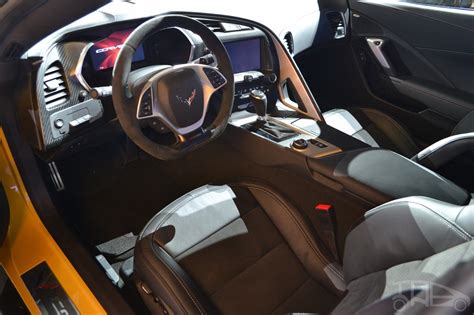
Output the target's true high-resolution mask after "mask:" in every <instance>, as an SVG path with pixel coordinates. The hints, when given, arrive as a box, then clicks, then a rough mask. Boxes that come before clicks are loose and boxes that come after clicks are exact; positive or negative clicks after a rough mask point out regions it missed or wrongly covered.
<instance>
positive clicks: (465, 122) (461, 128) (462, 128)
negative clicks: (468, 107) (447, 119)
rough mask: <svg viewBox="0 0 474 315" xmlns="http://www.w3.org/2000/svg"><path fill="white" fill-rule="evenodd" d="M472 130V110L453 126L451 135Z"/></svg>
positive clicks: (473, 113) (473, 120)
mask: <svg viewBox="0 0 474 315" xmlns="http://www.w3.org/2000/svg"><path fill="white" fill-rule="evenodd" d="M469 132H474V111H472V112H470V113H469V114H467V115H466V116H465V117H464V118H463V119H462V120H461V121H460V122H459V123H458V124H457V125H456V127H454V130H453V132H452V133H451V135H453V136H454V135H459V134H463V133H469Z"/></svg>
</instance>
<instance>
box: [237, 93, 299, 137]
mask: <svg viewBox="0 0 474 315" xmlns="http://www.w3.org/2000/svg"><path fill="white" fill-rule="evenodd" d="M250 102H251V103H252V105H253V107H254V109H255V113H256V114H257V121H255V122H254V123H251V124H248V125H246V126H244V128H247V129H248V130H250V131H252V132H255V133H257V134H259V135H261V136H263V137H265V138H268V139H270V140H272V141H275V142H281V141H285V140H287V139H290V138H293V137H295V136H296V135H297V134H296V133H295V131H294V130H292V129H289V128H287V127H285V126H284V125H281V124H278V123H277V122H276V121H275V120H274V119H271V120H268V119H267V96H266V95H265V93H264V92H262V91H260V90H253V91H252V92H250Z"/></svg>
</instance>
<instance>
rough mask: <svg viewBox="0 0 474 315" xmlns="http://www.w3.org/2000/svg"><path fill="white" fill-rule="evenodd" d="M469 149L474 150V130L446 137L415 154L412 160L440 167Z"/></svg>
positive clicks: (431, 166)
mask: <svg viewBox="0 0 474 315" xmlns="http://www.w3.org/2000/svg"><path fill="white" fill-rule="evenodd" d="M469 151H474V132H469V133H463V134H459V135H455V136H451V137H448V138H444V139H443V140H440V141H438V142H436V143H434V144H432V145H430V146H429V147H428V148H426V149H424V150H423V151H421V152H420V153H418V154H417V155H415V156H414V157H413V158H412V160H413V161H415V162H417V163H419V164H421V165H423V166H426V167H428V168H430V169H438V168H440V167H441V166H443V165H444V164H446V163H447V162H449V161H451V160H453V159H454V158H456V157H458V156H460V155H462V154H464V153H467V152H469Z"/></svg>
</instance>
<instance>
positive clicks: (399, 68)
mask: <svg viewBox="0 0 474 315" xmlns="http://www.w3.org/2000/svg"><path fill="white" fill-rule="evenodd" d="M349 3H350V6H351V9H352V15H351V16H352V35H353V36H352V44H353V47H354V49H355V51H356V56H358V63H359V65H360V66H361V69H362V72H363V75H364V77H365V79H366V81H367V83H368V86H369V88H370V90H371V92H372V93H373V94H375V95H376V96H378V97H380V98H382V99H383V100H385V101H387V102H389V103H391V104H393V105H395V107H396V108H398V109H399V110H400V111H408V112H410V113H412V114H413V115H412V116H411V117H412V119H411V121H409V122H406V123H407V124H409V125H411V126H412V128H410V129H411V130H412V131H413V132H414V133H415V136H416V137H417V138H419V139H421V140H424V141H425V142H426V143H430V142H432V141H433V140H436V139H433V138H439V137H442V136H446V135H448V134H449V133H450V131H451V130H452V128H453V127H454V126H455V124H456V123H457V122H459V121H460V120H461V119H462V118H463V117H464V116H465V115H467V114H468V113H469V112H470V111H474V89H473V86H474V74H473V73H474V40H473V38H474V11H472V10H467V9H459V8H456V9H454V8H446V7H440V6H432V5H420V4H411V3H406V2H401V1H390V0H387V1H381V0H377V1H372V0H350V1H349ZM368 40H369V41H368ZM370 40H372V42H373V40H378V44H379V47H377V46H375V48H374V47H373V46H374V45H372V47H371V44H370ZM377 50H380V51H381V53H382V54H383V57H385V58H386V59H387V60H388V64H389V67H387V65H384V64H383V62H381V61H380V60H381V59H380V56H378V57H379V58H377V53H378V52H377ZM380 109H382V110H383V108H380ZM426 122H429V124H431V125H432V126H433V127H435V129H438V130H437V132H436V136H435V137H434V133H431V132H427V131H426V130H419V129H417V128H413V126H414V127H416V125H418V124H420V125H423V124H425V123H426Z"/></svg>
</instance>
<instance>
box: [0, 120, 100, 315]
mask: <svg viewBox="0 0 474 315" xmlns="http://www.w3.org/2000/svg"><path fill="white" fill-rule="evenodd" d="M0 180H1V182H2V183H3V186H4V188H5V193H6V195H7V198H8V202H9V205H10V227H9V230H8V233H7V237H6V239H5V242H4V244H3V246H2V247H1V248H0V264H1V265H2V266H3V267H4V269H5V271H6V272H7V274H8V276H9V277H10V279H11V281H12V283H13V285H14V286H15V287H16V289H17V290H18V292H19V294H20V296H21V298H22V299H23V301H24V302H25V304H26V306H27V307H28V309H29V310H30V312H31V313H32V314H39V313H40V310H39V308H38V307H37V306H36V303H35V301H34V299H33V297H32V296H31V295H30V293H29V291H28V288H27V287H26V285H25V283H24V282H23V280H22V278H21V276H22V275H23V274H24V273H26V272H27V271H29V270H30V269H32V268H33V267H35V266H37V265H39V264H40V263H42V262H46V263H47V265H48V266H49V268H50V269H51V270H52V272H53V274H54V275H55V276H56V278H57V280H58V281H59V283H60V284H61V286H62V287H63V289H64V291H65V292H66V293H67V295H68V296H69V298H70V299H71V301H72V302H73V303H74V305H75V306H76V308H77V310H78V311H79V312H80V313H81V314H105V311H104V309H103V308H102V306H101V305H100V304H99V302H98V301H97V299H96V298H95V297H94V295H93V293H92V292H91V291H90V289H89V288H88V286H87V285H86V284H85V283H84V281H83V280H82V279H81V277H80V276H79V274H78V273H77V271H76V270H75V269H74V267H73V266H72V264H71V263H70V262H69V260H68V259H67V258H66V256H65V255H64V253H63V252H62V250H61V249H60V248H59V246H58V244H57V243H56V242H55V240H54V239H53V237H52V236H51V235H50V234H49V232H48V230H47V229H46V227H45V226H44V225H43V223H42V221H41V219H40V218H39V216H38V214H37V213H36V210H35V208H34V207H33V204H32V203H31V200H30V198H29V196H28V193H27V191H26V189H25V186H24V184H23V181H22V179H21V176H20V174H19V172H18V169H17V167H16V164H15V161H14V159H13V156H12V154H11V151H10V149H9V147H8V143H7V141H6V138H5V134H4V132H3V130H2V129H1V128H0Z"/></svg>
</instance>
